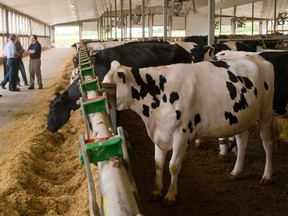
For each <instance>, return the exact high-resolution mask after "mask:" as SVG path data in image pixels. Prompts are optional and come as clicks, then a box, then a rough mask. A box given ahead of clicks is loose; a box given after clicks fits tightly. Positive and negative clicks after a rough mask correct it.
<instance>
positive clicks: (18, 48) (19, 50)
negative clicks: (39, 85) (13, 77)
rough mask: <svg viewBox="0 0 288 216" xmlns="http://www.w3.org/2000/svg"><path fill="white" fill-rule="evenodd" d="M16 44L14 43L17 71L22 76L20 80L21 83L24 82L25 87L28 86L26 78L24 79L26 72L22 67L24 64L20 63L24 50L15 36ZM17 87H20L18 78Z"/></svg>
mask: <svg viewBox="0 0 288 216" xmlns="http://www.w3.org/2000/svg"><path fill="white" fill-rule="evenodd" d="M16 38H17V39H16V43H15V46H16V50H17V52H19V70H20V72H21V74H22V79H23V82H24V85H25V86H28V81H27V77H26V71H25V67H24V63H23V61H22V55H23V53H24V52H25V50H24V49H23V47H22V45H21V43H20V41H19V37H18V36H17V37H16ZM17 85H19V86H20V78H19V76H18V78H17Z"/></svg>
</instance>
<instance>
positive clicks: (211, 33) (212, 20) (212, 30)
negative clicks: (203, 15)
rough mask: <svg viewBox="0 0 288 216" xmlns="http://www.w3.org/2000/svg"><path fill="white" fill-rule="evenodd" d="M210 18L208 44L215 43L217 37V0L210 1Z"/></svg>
mask: <svg viewBox="0 0 288 216" xmlns="http://www.w3.org/2000/svg"><path fill="white" fill-rule="evenodd" d="M208 19H209V23H208V26H209V34H208V45H210V46H211V45H212V44H214V40H215V39H214V38H215V0H209V1H208Z"/></svg>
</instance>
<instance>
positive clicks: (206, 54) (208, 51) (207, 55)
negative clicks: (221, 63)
mask: <svg viewBox="0 0 288 216" xmlns="http://www.w3.org/2000/svg"><path fill="white" fill-rule="evenodd" d="M191 55H192V62H193V63H197V62H202V61H211V60H212V59H213V57H214V48H213V47H211V46H199V45H197V46H195V47H194V48H193V49H192V50H191Z"/></svg>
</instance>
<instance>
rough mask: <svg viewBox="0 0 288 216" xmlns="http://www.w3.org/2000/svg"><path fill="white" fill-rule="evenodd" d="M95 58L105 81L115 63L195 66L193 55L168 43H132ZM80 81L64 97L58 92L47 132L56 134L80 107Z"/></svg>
mask: <svg viewBox="0 0 288 216" xmlns="http://www.w3.org/2000/svg"><path fill="white" fill-rule="evenodd" d="M94 57H95V65H94V67H95V73H96V75H97V76H98V78H99V81H100V82H102V80H103V78H104V76H105V75H106V74H107V72H108V71H109V69H110V65H111V62H112V61H114V60H117V61H119V62H120V63H121V64H125V65H127V66H130V67H139V68H140V67H149V66H160V65H169V64H175V63H191V62H192V57H191V53H189V52H187V51H186V50H185V49H184V48H182V47H181V46H179V45H177V44H174V45H170V44H169V43H167V42H132V43H127V44H124V45H121V46H117V47H113V48H108V49H104V50H101V51H99V52H98V53H97V54H95V55H94ZM79 80H80V78H78V79H76V80H75V81H74V83H73V84H72V85H71V86H70V87H69V88H68V90H66V91H65V92H64V93H63V94H60V93H56V94H55V97H54V99H53V101H52V102H51V103H50V111H49V114H48V120H47V129H48V130H49V131H52V132H57V130H58V129H59V128H60V127H61V126H62V125H63V124H64V123H66V122H67V121H68V120H69V118H70V113H71V111H73V110H75V109H78V108H79V107H80V106H79V105H78V104H77V100H78V99H79V97H80V96H81V94H80V91H79V88H78V86H77V83H78V81H79Z"/></svg>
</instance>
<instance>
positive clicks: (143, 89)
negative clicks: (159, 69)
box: [131, 67, 164, 109]
mask: <svg viewBox="0 0 288 216" xmlns="http://www.w3.org/2000/svg"><path fill="white" fill-rule="evenodd" d="M131 72H132V74H133V76H134V79H135V80H136V83H137V84H138V85H139V86H140V97H141V98H142V99H144V98H145V97H146V96H147V94H148V93H149V94H150V95H151V96H152V98H153V102H152V103H151V107H152V108H153V109H156V108H157V107H159V106H160V100H159V99H158V98H157V95H159V94H160V88H159V86H157V85H156V82H155V80H154V79H153V77H152V76H151V75H150V74H148V73H147V74H146V75H145V78H146V80H147V83H145V82H144V80H143V79H142V77H141V75H140V73H139V69H138V68H135V67H132V69H131ZM163 87H164V84H163Z"/></svg>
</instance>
